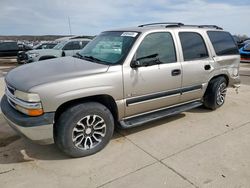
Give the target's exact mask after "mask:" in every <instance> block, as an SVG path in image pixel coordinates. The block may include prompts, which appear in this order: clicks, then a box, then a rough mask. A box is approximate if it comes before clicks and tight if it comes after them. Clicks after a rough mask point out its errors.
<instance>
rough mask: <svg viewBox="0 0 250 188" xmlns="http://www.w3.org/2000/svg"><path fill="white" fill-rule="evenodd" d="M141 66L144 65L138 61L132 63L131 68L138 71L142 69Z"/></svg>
mask: <svg viewBox="0 0 250 188" xmlns="http://www.w3.org/2000/svg"><path fill="white" fill-rule="evenodd" d="M141 66H142V63H141V62H140V61H138V60H134V61H132V63H131V68H133V69H136V68H138V67H141Z"/></svg>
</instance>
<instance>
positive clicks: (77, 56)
mask: <svg viewBox="0 0 250 188" xmlns="http://www.w3.org/2000/svg"><path fill="white" fill-rule="evenodd" d="M73 57H76V58H80V59H82V58H83V56H82V55H81V54H79V52H76V54H75V55H73Z"/></svg>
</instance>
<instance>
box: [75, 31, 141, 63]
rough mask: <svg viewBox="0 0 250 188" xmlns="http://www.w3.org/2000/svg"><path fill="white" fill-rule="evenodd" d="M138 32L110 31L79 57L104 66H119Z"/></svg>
mask: <svg viewBox="0 0 250 188" xmlns="http://www.w3.org/2000/svg"><path fill="white" fill-rule="evenodd" d="M137 35H138V33H137V32H122V31H108V32H103V33H101V34H100V35H98V36H97V37H96V38H95V39H94V40H93V41H92V42H90V43H89V44H87V46H86V47H85V48H83V50H81V51H80V52H79V55H80V56H81V58H83V59H87V60H90V61H94V62H99V63H103V64H110V65H112V64H113V65H114V64H119V63H121V62H122V60H123V59H124V58H125V57H126V55H127V54H128V52H129V50H130V48H131V46H132V45H133V43H134V41H135V39H136V38H137V37H138V36H137Z"/></svg>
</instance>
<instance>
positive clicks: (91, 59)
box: [82, 55, 110, 64]
mask: <svg viewBox="0 0 250 188" xmlns="http://www.w3.org/2000/svg"><path fill="white" fill-rule="evenodd" d="M82 59H87V60H90V61H93V62H96V63H101V64H110V63H109V62H107V61H103V60H100V59H98V58H96V57H93V56H87V55H85V56H82Z"/></svg>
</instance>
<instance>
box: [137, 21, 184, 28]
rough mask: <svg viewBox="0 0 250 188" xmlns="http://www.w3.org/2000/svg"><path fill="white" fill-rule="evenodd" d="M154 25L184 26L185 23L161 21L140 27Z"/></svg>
mask: <svg viewBox="0 0 250 188" xmlns="http://www.w3.org/2000/svg"><path fill="white" fill-rule="evenodd" d="M154 25H166V26H165V27H180V26H183V25H184V24H183V23H178V22H159V23H149V24H142V25H139V26H138V27H145V26H154Z"/></svg>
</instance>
